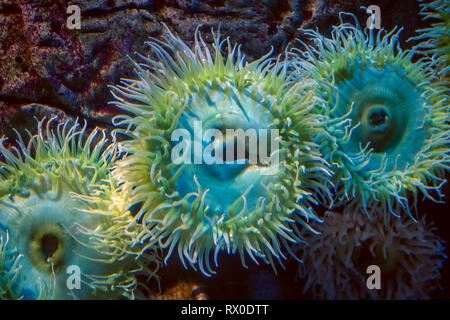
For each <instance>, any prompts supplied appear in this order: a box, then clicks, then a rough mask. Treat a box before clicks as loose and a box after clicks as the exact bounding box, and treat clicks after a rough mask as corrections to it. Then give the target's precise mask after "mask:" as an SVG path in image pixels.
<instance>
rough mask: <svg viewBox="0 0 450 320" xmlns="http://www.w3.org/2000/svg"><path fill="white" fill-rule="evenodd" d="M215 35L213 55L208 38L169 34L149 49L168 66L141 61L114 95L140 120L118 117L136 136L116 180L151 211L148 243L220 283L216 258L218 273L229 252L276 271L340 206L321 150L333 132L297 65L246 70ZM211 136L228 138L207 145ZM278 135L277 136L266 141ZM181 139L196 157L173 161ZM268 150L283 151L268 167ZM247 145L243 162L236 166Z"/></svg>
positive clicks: (273, 63) (235, 50)
mask: <svg viewBox="0 0 450 320" xmlns="http://www.w3.org/2000/svg"><path fill="white" fill-rule="evenodd" d="M213 37H214V42H213V52H211V51H210V49H209V48H208V47H207V46H206V44H205V43H204V41H203V40H202V38H201V36H199V33H198V30H197V32H196V35H195V43H194V48H193V49H192V50H191V49H190V48H189V47H188V46H187V45H186V44H185V43H184V42H182V41H181V40H180V39H179V38H178V37H176V36H175V35H173V34H172V33H171V32H170V31H169V30H167V35H166V36H165V38H164V39H165V40H164V41H159V40H156V39H154V40H152V41H150V42H148V43H147V44H148V45H149V46H150V47H151V48H152V51H153V53H154V55H155V56H156V58H152V57H150V56H148V57H144V56H142V55H139V58H140V59H141V60H142V63H139V64H138V63H136V62H134V65H135V71H136V73H137V75H138V77H139V79H138V80H129V79H124V80H122V82H121V85H118V86H114V87H112V88H113V90H112V92H113V95H114V96H115V98H116V99H117V100H116V101H115V102H113V103H114V104H116V105H117V106H118V107H120V108H121V109H123V110H125V111H127V112H129V113H131V116H118V117H117V118H115V119H114V121H115V124H116V125H117V126H120V127H121V128H125V127H126V128H128V129H129V130H125V129H124V130H120V129H118V131H117V132H118V133H123V134H126V135H128V137H129V139H128V140H126V141H123V142H122V143H121V147H122V148H123V150H124V151H126V153H127V156H126V157H125V158H124V159H123V160H121V161H119V162H118V163H117V165H116V167H115V169H114V174H115V175H116V176H117V177H118V178H117V179H118V181H121V188H122V189H123V190H125V191H127V192H128V193H129V194H130V195H131V197H130V198H129V200H127V201H128V202H129V204H130V205H134V206H137V207H139V210H138V213H137V215H136V222H137V223H138V224H139V225H140V226H141V229H140V232H139V234H138V235H137V237H136V239H135V241H136V243H141V244H146V245H147V246H150V247H153V246H154V245H155V244H158V246H159V247H161V248H168V253H167V256H166V261H167V259H168V258H169V257H170V255H171V253H172V251H173V250H176V251H178V254H179V256H180V258H181V261H182V263H183V265H184V267H185V268H186V263H185V260H187V261H188V262H189V264H190V265H191V266H192V267H193V268H194V269H195V268H196V266H198V267H199V268H200V270H201V272H202V273H203V274H204V275H206V276H210V275H211V273H214V271H213V270H212V268H211V264H210V260H211V255H212V253H214V262H215V265H216V266H217V264H218V263H217V255H218V254H219V252H220V251H222V250H225V249H226V252H227V253H228V254H230V253H232V254H234V253H239V255H240V257H241V260H242V264H243V265H244V266H246V262H245V257H246V256H248V257H250V258H251V259H252V260H253V261H254V262H255V263H257V264H258V258H260V259H262V260H263V261H264V262H266V263H269V264H271V265H272V266H274V268H275V264H274V261H279V262H280V263H281V260H282V259H284V258H285V256H284V252H283V251H284V250H283V249H284V248H287V247H288V244H289V243H290V242H298V241H300V239H299V237H298V235H299V225H303V226H304V227H306V228H308V225H307V223H308V221H310V220H315V219H318V218H317V216H316V214H315V213H314V211H313V207H312V205H313V204H316V203H318V202H323V203H327V201H329V200H328V199H329V197H330V193H329V176H330V172H329V170H328V166H327V163H326V162H325V161H324V160H323V159H322V158H321V155H320V153H319V152H318V147H317V145H315V144H314V143H313V139H314V137H315V136H316V135H317V134H318V132H319V131H320V130H322V129H321V125H322V124H321V122H320V118H317V117H314V116H311V115H310V112H309V111H310V109H311V108H312V107H313V105H314V98H313V96H312V94H311V93H310V92H309V91H308V90H309V89H308V85H307V84H305V83H297V84H295V85H293V84H292V82H291V81H290V78H289V75H288V72H287V68H288V67H287V66H288V64H287V63H286V61H285V60H283V61H281V60H280V59H279V60H271V59H268V58H267V56H268V55H267V56H264V57H262V58H261V59H259V60H257V61H254V62H252V63H245V62H244V56H243V55H241V52H240V50H239V47H238V46H233V47H232V46H231V44H230V41H229V40H228V39H227V40H224V41H221V40H220V39H219V37H218V36H216V35H214V33H213ZM224 44H226V46H227V54H226V55H225V57H224V56H223V55H222V50H225V48H224ZM269 54H270V53H269ZM209 129H212V130H215V132H216V133H217V132H219V133H220V136H221V137H218V136H215V137H214V138H215V139H214V140H213V139H211V137H206V136H207V134H206V132H207V131H208V130H209ZM230 129H231V130H232V129H234V130H241V131H244V130H245V132H246V133H247V130H249V129H250V130H254V131H253V132H256V134H255V139H256V140H251V139H250V138H248V137H244V139H245V140H244V143H242V144H239V143H238V144H234V142H235V139H236V136H233V135H229V134H228V132H227V130H230ZM264 130H265V131H264ZM272 130H274V131H275V132H276V133H277V134H276V135H271V138H269V135H268V134H266V135H264V134H263V133H260V132H263V131H264V132H266V133H267V132H269V133H270V134H272V132H273V131H272ZM201 131H203V132H205V134H202V132H201ZM180 132H181V133H183V134H184V137H183V139H185V140H183V142H184V144H183V145H184V146H185V148H184V149H183V152H180V157H173V154H174V150H175V149H177V147H179V146H180V143H179V142H178V143H175V142H177V141H179V136H175V134H179V133H180ZM246 133H245V134H246ZM238 138H239V137H238ZM247 139H248V140H247ZM258 140H259V143H263V144H264V141H266V142H267V141H268V140H270V141H271V143H270V145H269V146H268V148H267V149H266V153H265V154H266V155H268V157H267V158H268V159H265V160H266V161H262V160H261V154H263V152H262V149H261V144H258V146H259V147H258V148H259V149H258V150H256V152H255V151H253V152H252V149H253V147H254V146H256V145H257V142H255V141H258ZM250 141H253V142H250ZM274 141H275V142H277V143H278V144H279V147H273V145H272V142H274ZM274 145H276V144H274ZM189 146H193V149H194V152H189V151H190V149H189ZM236 146H237V147H236ZM198 147H199V148H200V149H202V148H204V150H203V151H200V152H197V149H196V148H198ZM240 147H242V149H243V152H242V154H241V156H239V151H238V152H237V154H238V156H236V155H234V156H229V154H228V151H229V150H231V151H234V149H235V148H237V149H238V150H239V148H240ZM208 148H209V150H210V152H209V153H207V152H206V150H207V149H208ZM211 150H213V151H211ZM178 151H180V149H178ZM202 152H203V153H202ZM231 153H232V154H233V152H231ZM255 155H256V156H257V161H255V162H251V159H252V156H255ZM202 156H203V161H202ZM211 157H215V160H214V161H211V162H209V160H211ZM180 159H181V160H182V161H179V160H180ZM274 159H279V161H272V160H274ZM296 222H297V223H299V225H297V224H296ZM287 251H289V250H287Z"/></svg>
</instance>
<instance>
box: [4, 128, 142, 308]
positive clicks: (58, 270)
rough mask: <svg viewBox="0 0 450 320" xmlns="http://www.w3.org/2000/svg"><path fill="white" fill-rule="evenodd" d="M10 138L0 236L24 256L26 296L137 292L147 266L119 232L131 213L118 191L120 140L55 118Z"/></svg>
mask: <svg viewBox="0 0 450 320" xmlns="http://www.w3.org/2000/svg"><path fill="white" fill-rule="evenodd" d="M54 126H55V127H56V128H55V129H54V130H52V127H54ZM5 140H6V139H4V138H2V140H1V143H0V153H1V156H2V158H3V160H2V161H0V177H1V184H2V195H1V198H0V235H1V236H2V237H3V238H4V239H5V237H8V239H9V244H8V245H10V246H11V248H14V252H15V253H17V254H18V255H19V256H20V257H21V258H20V260H18V261H17V263H16V264H15V265H14V268H15V269H14V270H17V273H18V274H19V273H20V276H21V279H22V280H21V282H20V286H21V297H22V298H24V299H70V298H77V299H92V298H118V297H127V298H133V297H134V291H135V288H136V278H135V274H134V273H135V272H137V271H139V270H140V269H142V268H143V266H140V265H139V264H137V263H136V260H135V257H134V256H132V255H127V254H125V252H126V251H127V250H129V249H128V247H129V246H131V241H129V242H127V241H126V239H127V235H126V233H125V231H124V230H123V231H121V230H118V228H119V226H120V225H121V222H120V221H121V219H123V220H125V221H126V219H127V211H125V210H121V209H122V207H123V202H122V203H121V202H120V201H116V199H114V197H112V196H111V195H112V194H113V193H114V187H115V185H114V184H113V183H112V181H113V180H112V179H111V176H110V169H111V166H112V162H113V161H115V159H116V156H117V144H116V143H115V141H112V143H108V140H107V139H106V134H105V133H104V132H103V134H99V132H98V130H94V131H93V132H92V133H91V134H89V135H88V134H86V125H85V126H83V127H81V126H80V125H79V124H78V123H77V122H75V123H73V122H70V121H66V122H64V123H60V124H57V125H56V124H55V119H51V120H49V121H45V120H42V121H39V122H38V132H37V134H36V135H33V136H31V135H30V137H29V139H28V142H27V143H25V142H24V140H23V139H22V137H21V136H20V135H18V140H17V142H16V144H15V146H14V147H11V148H6V146H5ZM106 207H108V209H109V210H105V208H106ZM116 220H119V222H118V224H116V222H115V221H116ZM123 223H124V222H123ZM121 233H122V234H123V235H122V234H121ZM13 287H14V286H13Z"/></svg>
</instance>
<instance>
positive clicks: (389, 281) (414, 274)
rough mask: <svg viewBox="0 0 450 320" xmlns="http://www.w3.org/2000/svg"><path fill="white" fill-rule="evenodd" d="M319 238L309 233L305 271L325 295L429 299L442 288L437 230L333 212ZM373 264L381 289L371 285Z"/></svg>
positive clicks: (315, 291)
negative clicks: (440, 286) (370, 287)
mask: <svg viewBox="0 0 450 320" xmlns="http://www.w3.org/2000/svg"><path fill="white" fill-rule="evenodd" d="M324 220H325V222H324V223H323V224H322V225H319V226H317V229H318V230H319V231H320V232H321V234H320V235H319V236H314V237H311V236H309V235H305V239H306V241H307V243H308V247H305V248H304V249H303V254H301V255H300V257H301V258H302V260H303V264H302V265H301V266H300V275H301V277H302V278H304V279H305V280H306V285H305V288H304V291H305V292H306V291H307V290H308V289H311V290H312V291H313V294H314V295H315V296H316V297H319V298H325V299H429V298H430V292H431V291H432V290H434V289H436V288H439V280H440V279H441V274H440V269H441V267H442V264H443V262H444V260H445V259H446V258H447V257H446V256H445V254H444V251H445V248H444V241H442V240H441V239H440V238H439V237H438V236H437V235H435V234H434V231H435V228H433V227H432V225H431V224H428V225H427V224H426V222H425V218H422V219H421V220H420V221H419V222H418V223H416V222H414V221H412V220H411V219H403V220H402V219H396V218H392V217H390V216H389V215H387V216H384V215H383V214H381V213H380V214H378V215H374V218H373V219H370V218H369V217H368V216H367V215H365V214H362V213H361V212H356V211H355V212H349V213H346V214H340V213H333V212H328V213H327V217H326V218H325V219H324ZM371 265H375V266H378V267H379V268H380V269H379V270H380V285H381V288H380V289H379V290H378V289H369V288H368V286H367V282H368V278H369V277H370V276H371V275H373V274H374V273H373V272H372V271H370V272H368V271H367V270H368V267H369V266H371Z"/></svg>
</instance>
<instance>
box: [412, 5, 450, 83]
mask: <svg viewBox="0 0 450 320" xmlns="http://www.w3.org/2000/svg"><path fill="white" fill-rule="evenodd" d="M419 1H421V0H419ZM421 2H422V1H421ZM421 7H422V11H421V14H422V15H424V16H425V19H434V20H435V22H434V23H432V25H431V27H429V28H425V29H420V30H417V32H418V33H419V34H420V35H419V36H417V37H414V38H413V39H414V40H424V41H423V42H421V43H420V44H419V45H418V46H417V48H419V49H420V50H421V51H422V52H424V53H426V54H429V55H435V59H436V60H437V62H436V64H437V65H438V66H439V68H440V69H441V70H442V71H440V72H441V74H442V75H446V74H448V72H449V71H450V64H449V63H450V2H449V1H448V0H436V1H431V2H425V3H422V4H421Z"/></svg>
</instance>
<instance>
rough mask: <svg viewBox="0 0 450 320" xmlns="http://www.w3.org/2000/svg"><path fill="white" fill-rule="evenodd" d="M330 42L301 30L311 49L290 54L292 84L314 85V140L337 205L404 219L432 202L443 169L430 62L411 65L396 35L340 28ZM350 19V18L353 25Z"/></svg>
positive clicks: (444, 113)
mask: <svg viewBox="0 0 450 320" xmlns="http://www.w3.org/2000/svg"><path fill="white" fill-rule="evenodd" d="M344 17H345V14H341V24H340V25H338V26H335V27H334V28H333V32H332V36H331V38H326V37H324V36H322V35H320V34H319V33H318V32H316V31H312V30H308V31H305V32H306V34H308V35H309V36H310V37H311V38H312V40H313V41H314V44H315V46H313V47H310V48H308V47H307V48H306V51H305V52H301V51H300V50H298V49H294V50H292V52H291V53H292V55H291V57H292V61H293V66H294V68H297V72H296V74H297V77H299V78H302V77H303V78H305V77H306V78H308V77H310V78H312V79H313V80H314V81H316V82H317V85H316V94H317V96H318V98H319V99H320V100H321V102H320V103H318V104H317V106H316V108H315V112H317V113H318V114H321V115H323V116H324V117H325V118H326V120H325V122H326V123H327V124H326V127H327V134H326V135H324V136H321V137H319V138H318V140H317V141H316V142H317V143H318V144H319V145H320V146H321V152H322V153H323V154H324V156H325V159H326V160H327V161H328V162H329V163H331V164H332V166H333V171H334V173H335V179H334V182H335V185H336V193H337V200H336V204H337V205H347V209H348V210H350V211H352V210H358V209H359V208H360V207H361V208H362V209H363V212H365V213H368V214H370V212H372V211H374V210H377V209H378V208H382V210H381V211H382V212H390V213H391V214H394V215H398V214H401V212H405V211H406V212H407V213H408V214H409V215H411V216H412V213H411V210H410V207H411V205H410V203H409V202H408V198H409V197H412V198H413V203H412V207H415V204H416V201H417V197H418V193H419V192H420V193H422V194H423V195H425V196H426V197H428V198H431V199H433V200H434V201H439V200H440V199H441V197H442V195H441V192H440V189H441V186H442V185H443V184H444V183H445V179H444V174H445V171H446V170H448V168H449V160H450V157H449V150H450V149H449V141H450V140H449V135H450V134H449V124H448V120H449V109H450V108H449V99H448V90H447V91H445V90H443V86H442V85H441V83H440V82H439V79H438V77H437V75H436V61H433V60H430V59H422V60H419V61H417V62H413V56H414V54H415V50H409V51H402V49H401V48H400V46H399V43H398V33H399V32H400V31H401V30H397V29H393V30H392V31H391V32H389V33H387V34H383V33H384V31H383V30H381V31H379V32H376V31H373V30H370V31H367V32H363V31H362V30H361V28H360V26H359V25H358V23H357V22H356V24H352V23H348V22H344V21H343V19H344ZM355 20H356V18H355Z"/></svg>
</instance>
